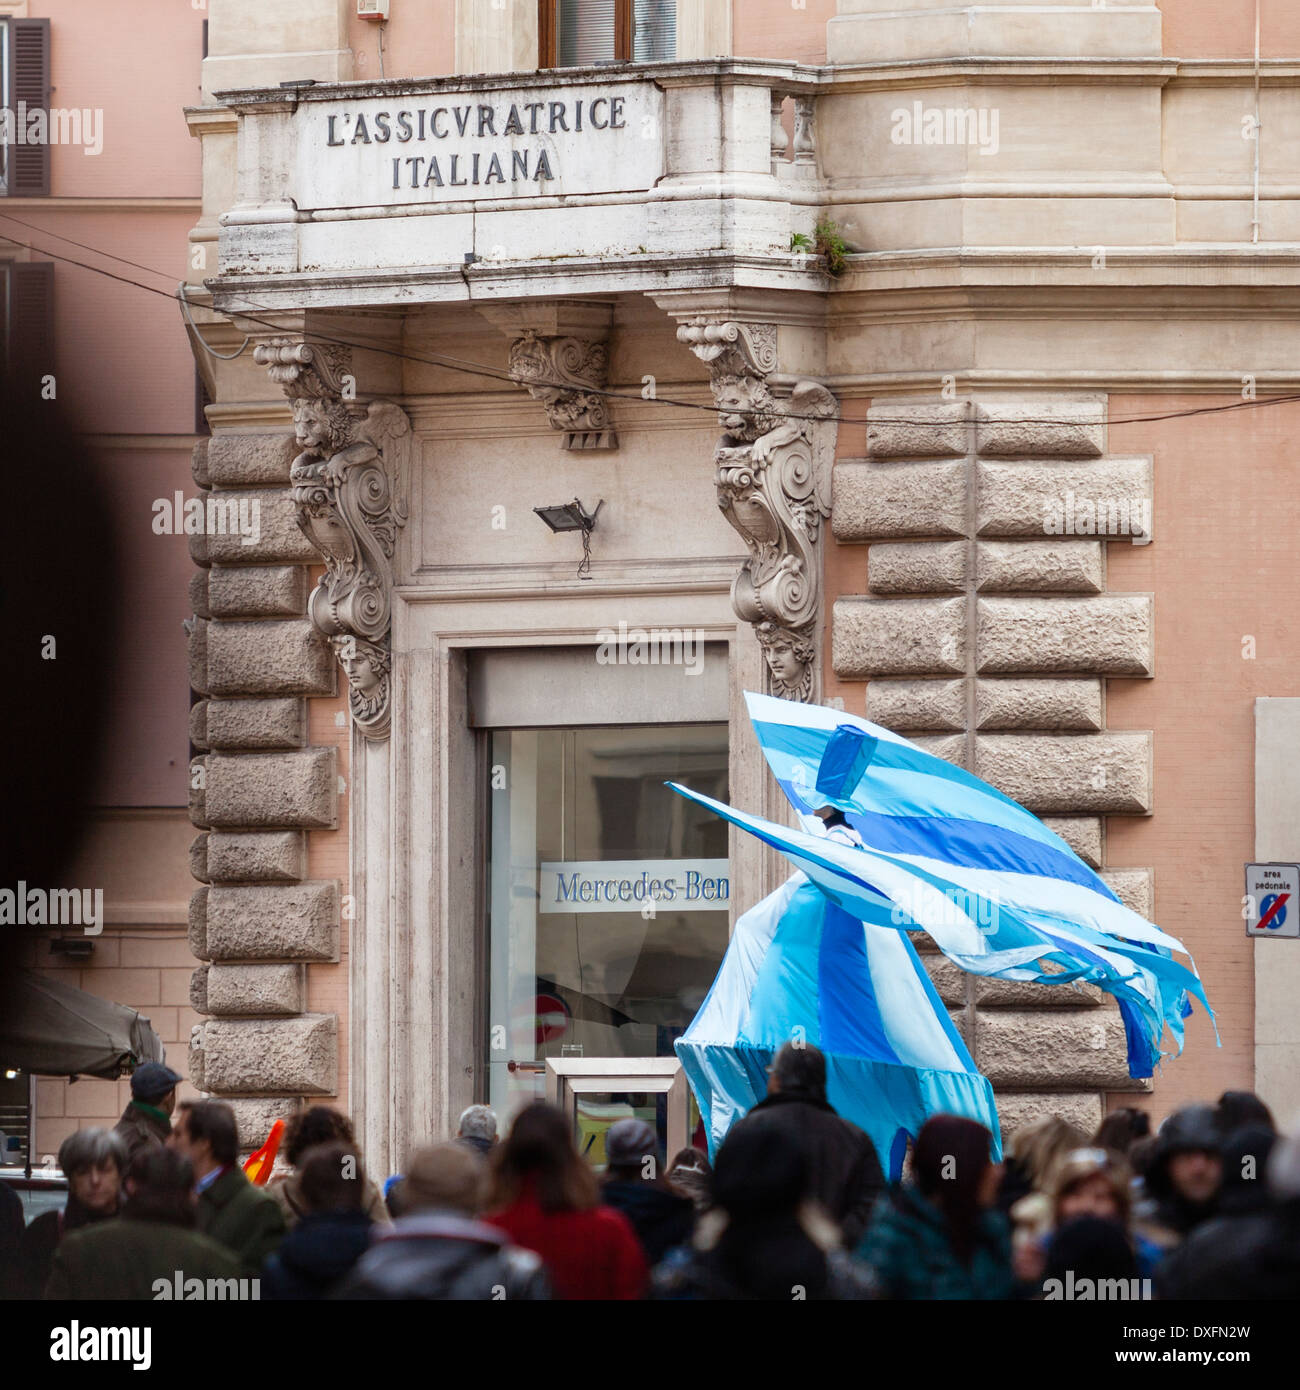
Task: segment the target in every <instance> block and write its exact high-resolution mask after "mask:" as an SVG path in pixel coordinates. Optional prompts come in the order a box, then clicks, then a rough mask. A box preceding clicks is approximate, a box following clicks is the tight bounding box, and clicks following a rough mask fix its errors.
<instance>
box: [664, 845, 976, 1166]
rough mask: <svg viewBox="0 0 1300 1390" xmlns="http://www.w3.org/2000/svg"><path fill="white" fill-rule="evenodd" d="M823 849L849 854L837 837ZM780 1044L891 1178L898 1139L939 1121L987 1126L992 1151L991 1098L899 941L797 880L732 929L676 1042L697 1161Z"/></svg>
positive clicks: (760, 1092)
mask: <svg viewBox="0 0 1300 1390" xmlns="http://www.w3.org/2000/svg"><path fill="white" fill-rule="evenodd" d="M823 833H824V832H823ZM825 838H826V841H827V843H831V842H832V841H835V840H839V841H840V843H841V844H846V846H847V847H848V848H850V849H851V848H852V845H851V843H850V841H851V839H852V837H850V836H848V835H846V834H845V832H844V831H843V830H837V831H833V832H831V835H830V836H827V837H825ZM790 1041H802V1042H806V1043H810V1044H811V1045H813V1046H814V1047H818V1048H820V1049H821V1050H822V1052H823V1053H824V1054H825V1056H826V1073H827V1098H828V1100H829V1101H830V1103H831V1105H832V1106H834V1108H835V1109H836V1110H837V1111H838V1112H839V1113H840V1114H841V1115H842V1116H844V1117H845V1118H846V1119H849V1120H852V1121H853V1122H854V1123H855V1124H857V1125H859V1126H861V1127H862V1128H863V1129H864V1130H866V1132H867V1134H868V1135H870V1137H871V1140H872V1143H873V1144H874V1145H875V1147H876V1152H877V1154H878V1155H879V1156H880V1160H881V1164H882V1166H884V1167H885V1168H886V1169H887V1170H888V1171H889V1172H890V1175H891V1177H893V1178H897V1177H899V1176H900V1175H901V1172H902V1163H903V1158H904V1156H905V1154H906V1150H907V1141H908V1138H909V1137H911V1138H915V1137H916V1135H917V1133H918V1132H919V1130H920V1128H921V1126H922V1125H923V1124H924V1123H925V1121H926V1119H927V1118H928V1117H929V1116H930V1115H933V1114H937V1113H939V1112H945V1113H948V1114H958V1115H967V1116H969V1117H970V1118H971V1119H974V1120H978V1121H979V1122H980V1123H981V1124H983V1125H986V1126H987V1127H988V1129H989V1130H990V1131H991V1132H992V1134H993V1142H994V1146H995V1149H998V1151H999V1152H1000V1142H1001V1141H1000V1137H999V1131H998V1119H997V1110H996V1108H995V1106H994V1102H993V1090H992V1087H991V1086H990V1085H989V1083H988V1081H987V1080H986V1079H985V1078H984V1077H983V1076H981V1075H980V1074H979V1072H977V1071H976V1069H975V1066H974V1063H973V1062H972V1061H971V1057H970V1054H969V1053H968V1052H967V1050H966V1045H965V1044H964V1043H963V1042H962V1039H961V1036H960V1034H959V1033H958V1032H957V1030H956V1029H955V1028H954V1027H953V1025H952V1021H951V1020H950V1019H949V1017H948V1012H947V1010H946V1009H945V1008H944V1006H943V1003H942V1001H941V1000H940V999H939V996H938V994H937V992H936V991H935V988H934V986H933V984H931V982H930V977H929V976H928V975H927V974H926V972H925V968H924V967H923V966H922V964H921V961H920V959H919V957H918V956H917V954H916V949H915V947H914V946H913V945H912V942H911V939H910V938H909V937H908V936H907V934H906V933H905V932H900V931H894V930H889V929H885V928H881V927H871V926H865V925H864V924H863V923H862V922H861V921H860V920H858V919H857V918H855V917H853V916H851V915H850V914H849V913H848V912H846V911H844V910H843V909H842V908H840V907H839V906H837V905H836V904H835V903H834V902H832V901H831V900H830V899H829V898H828V897H827V896H826V895H825V894H824V893H823V892H822V891H821V889H820V888H819V887H817V885H816V884H814V883H813V882H811V881H810V880H809V878H808V877H807V875H806V874H802V873H798V874H795V875H794V876H793V877H792V878H790V879H788V880H787V881H786V882H785V883H784V884H783V885H782V886H781V887H780V888H778V889H777V891H776V892H775V893H772V894H770V895H769V896H768V897H766V898H764V899H763V901H762V902H760V903H759V904H758V905H757V906H755V907H753V908H751V909H750V910H749V911H748V912H746V913H745V914H744V916H743V917H741V918H740V920H739V921H738V922H737V923H736V929H735V932H734V933H733V934H732V938H731V944H730V945H729V946H728V948H727V954H726V956H725V958H724V960H723V962H722V967H721V969H720V970H719V972H718V976H717V978H716V980H715V981H714V983H713V988H712V989H711V990H710V991H709V994H708V997H707V998H706V999H705V1001H704V1003H703V1005H702V1006H701V1008H700V1011H699V1013H698V1014H697V1015H696V1017H695V1019H694V1020H693V1021H692V1023H691V1026H690V1027H689V1028H688V1029H687V1030H686V1032H685V1033H684V1034H683V1036H682V1037H680V1038H679V1039H678V1040H677V1043H676V1049H677V1055H678V1056H679V1057H680V1058H681V1060H682V1066H683V1068H684V1070H685V1071H686V1075H687V1079H688V1080H689V1082H690V1084H691V1089H692V1090H693V1091H694V1093H695V1096H696V1099H697V1101H698V1102H699V1105H700V1111H701V1114H702V1115H703V1117H704V1125H705V1129H706V1131H707V1133H708V1138H709V1152H710V1154H713V1153H715V1152H716V1149H717V1146H718V1144H719V1143H720V1142H721V1140H722V1139H723V1138H724V1136H725V1135H726V1133H727V1130H728V1129H729V1128H730V1127H731V1124H732V1123H733V1121H735V1120H737V1119H739V1118H740V1116H741V1115H743V1114H744V1113H745V1112H746V1111H747V1110H748V1109H749V1108H750V1107H751V1106H752V1105H754V1104H755V1103H756V1102H757V1101H759V1100H761V1099H762V1098H763V1096H764V1095H765V1094H766V1092H767V1075H766V1069H767V1067H768V1065H769V1064H770V1062H771V1060H772V1058H773V1057H774V1056H775V1054H776V1052H777V1051H778V1049H779V1048H780V1047H781V1046H782V1044H783V1043H787V1042H790Z"/></svg>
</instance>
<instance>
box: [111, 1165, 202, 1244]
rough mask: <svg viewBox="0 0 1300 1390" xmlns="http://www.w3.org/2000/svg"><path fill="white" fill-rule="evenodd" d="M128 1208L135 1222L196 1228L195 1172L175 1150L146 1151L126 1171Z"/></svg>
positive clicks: (124, 1210) (124, 1211)
mask: <svg viewBox="0 0 1300 1390" xmlns="http://www.w3.org/2000/svg"><path fill="white" fill-rule="evenodd" d="M126 1194H127V1199H126V1205H125V1206H124V1207H123V1208H122V1216H123V1217H124V1218H125V1219H127V1220H131V1221H156V1222H158V1223H159V1224H160V1225H164V1226H193V1225H194V1207H195V1203H194V1168H193V1166H192V1165H191V1164H190V1161H189V1159H188V1158H185V1157H183V1156H182V1155H181V1154H178V1153H177V1152H176V1151H175V1150H174V1149H160V1148H147V1149H142V1150H141V1151H140V1152H139V1153H137V1154H136V1156H135V1157H134V1158H133V1159H132V1160H131V1162H130V1164H129V1166H128V1167H127V1170H126Z"/></svg>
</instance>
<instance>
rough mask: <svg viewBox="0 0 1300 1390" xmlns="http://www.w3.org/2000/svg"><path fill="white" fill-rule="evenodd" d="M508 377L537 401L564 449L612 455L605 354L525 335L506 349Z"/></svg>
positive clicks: (614, 444)
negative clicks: (560, 435)
mask: <svg viewBox="0 0 1300 1390" xmlns="http://www.w3.org/2000/svg"><path fill="white" fill-rule="evenodd" d="M510 375H511V377H512V378H513V379H514V380H515V381H517V382H518V383H519V384H520V385H521V386H524V387H526V388H527V390H528V394H529V395H530V396H532V398H533V399H534V400H537V401H541V403H542V405H543V406H544V407H545V410H546V418H547V419H548V420H549V421H550V422H551V428H552V429H555V430H563V431H564V447H565V448H566V449H617V448H618V436H617V434H615V432H614V430H613V427H612V425H611V423H610V417H609V404H608V401H607V400H606V398H605V397H604V396H602V395H600V394H598V393H599V392H600V391H602V390H603V389H604V388H605V385H606V383H607V381H608V379H609V351H608V348H607V347H606V345H605V344H604V343H603V342H601V341H598V340H596V339H589V338H574V337H560V336H543V335H542V334H539V333H536V332H534V331H532V330H531V329H527V330H525V332H524V333H523V335H522V336H521V337H518V338H516V339H515V340H514V341H513V342H512V343H511V344H510Z"/></svg>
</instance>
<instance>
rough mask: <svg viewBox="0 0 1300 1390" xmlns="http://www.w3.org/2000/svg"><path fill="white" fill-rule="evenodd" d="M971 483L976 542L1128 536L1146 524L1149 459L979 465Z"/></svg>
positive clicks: (1149, 481)
mask: <svg viewBox="0 0 1300 1390" xmlns="http://www.w3.org/2000/svg"><path fill="white" fill-rule="evenodd" d="M975 478H976V496H977V499H978V509H977V512H978V522H977V533H978V534H979V535H981V536H1026V537H1037V538H1039V539H1042V537H1044V536H1099V535H1101V536H1132V535H1134V534H1135V531H1134V526H1135V524H1136V526H1137V527H1139V528H1144V527H1147V526H1149V524H1150V521H1151V505H1150V504H1151V460H1150V459H1145V458H1108V459H1099V460H1098V461H1097V462H1096V463H1051V462H1025V463H988V462H984V461H981V462H980V463H979V464H978V465H977V466H976V469H975ZM1098 503H1100V504H1101V508H1102V524H1101V526H1100V527H1099V526H1098V525H1097V505H1098ZM1090 517H1091V520H1090V519H1089V518H1090ZM1139 538H1142V537H1141V536H1140V533H1139Z"/></svg>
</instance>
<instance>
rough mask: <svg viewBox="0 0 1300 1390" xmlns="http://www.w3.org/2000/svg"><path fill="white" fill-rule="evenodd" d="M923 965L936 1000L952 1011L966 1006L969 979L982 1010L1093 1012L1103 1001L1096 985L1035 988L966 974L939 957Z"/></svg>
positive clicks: (1020, 982)
mask: <svg viewBox="0 0 1300 1390" xmlns="http://www.w3.org/2000/svg"><path fill="white" fill-rule="evenodd" d="M924 965H925V968H926V970H927V972H928V973H929V976H930V979H931V980H933V981H934V987H935V989H937V990H938V991H939V998H940V999H942V1000H943V1002H944V1003H945V1004H946V1005H948V1007H949V1008H951V1009H960V1008H962V1007H963V1005H964V1004H965V1003H966V982H967V981H968V980H973V981H974V984H975V1003H976V1005H977V1006H978V1007H979V1008H981V1009H1092V1008H1096V1007H1097V1006H1098V1005H1099V1004H1101V1003H1103V1002H1104V1000H1105V996H1104V995H1103V994H1102V992H1101V990H1099V989H1098V988H1097V987H1096V985H1076V984H1066V985H1038V984H1030V983H1027V982H1025V981H1022V980H989V979H985V978H983V977H981V976H979V975H968V974H967V973H966V971H964V970H962V969H961V968H960V966H956V965H954V964H953V963H952V961H950V960H949V959H948V958H947V957H946V956H942V955H935V956H926V957H925V958H924Z"/></svg>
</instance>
